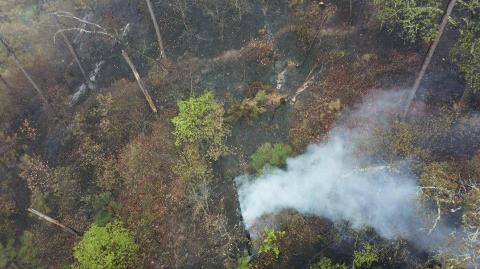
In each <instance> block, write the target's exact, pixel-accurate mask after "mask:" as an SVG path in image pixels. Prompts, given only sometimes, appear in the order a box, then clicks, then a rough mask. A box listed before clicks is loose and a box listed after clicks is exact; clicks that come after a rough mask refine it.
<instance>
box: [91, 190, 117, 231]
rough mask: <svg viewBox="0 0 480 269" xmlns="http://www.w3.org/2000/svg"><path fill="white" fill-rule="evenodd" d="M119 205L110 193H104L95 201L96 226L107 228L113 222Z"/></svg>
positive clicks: (95, 198) (97, 196)
mask: <svg viewBox="0 0 480 269" xmlns="http://www.w3.org/2000/svg"><path fill="white" fill-rule="evenodd" d="M118 206H119V204H118V203H117V202H115V200H114V199H113V197H112V194H111V193H110V192H102V193H100V194H98V195H96V196H95V197H94V199H93V208H94V209H95V212H96V214H95V224H97V225H98V226H105V225H106V224H107V223H109V222H111V221H112V220H113V218H114V216H115V210H116V209H117V208H118Z"/></svg>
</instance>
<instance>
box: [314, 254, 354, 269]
mask: <svg viewBox="0 0 480 269" xmlns="http://www.w3.org/2000/svg"><path fill="white" fill-rule="evenodd" d="M309 269H348V266H346V265H345V264H343V263H342V264H339V263H333V262H332V260H331V259H330V258H328V257H322V258H320V260H319V261H318V262H316V263H314V264H312V265H310V267H309Z"/></svg>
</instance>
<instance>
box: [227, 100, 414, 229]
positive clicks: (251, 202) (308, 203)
mask: <svg viewBox="0 0 480 269" xmlns="http://www.w3.org/2000/svg"><path fill="white" fill-rule="evenodd" d="M402 95H403V92H388V93H383V94H378V93H377V95H376V98H374V99H373V98H367V99H366V100H365V102H364V103H363V104H362V105H361V106H359V107H358V108H357V109H355V110H354V111H352V112H350V113H347V114H348V115H349V116H347V117H345V118H344V120H342V121H341V123H340V124H339V125H338V126H337V127H336V128H334V130H332V132H331V133H330V134H329V136H328V138H327V139H326V141H325V142H324V143H321V144H317V145H311V146H309V147H308V148H307V150H306V152H305V153H303V154H302V155H300V156H297V157H295V158H290V159H288V161H287V166H286V168H285V169H284V170H283V169H273V170H270V171H267V172H265V173H264V174H263V175H261V176H259V177H256V178H255V177H252V176H240V177H237V178H236V182H237V185H238V195H239V201H240V207H241V210H242V215H243V218H244V222H245V225H246V226H247V228H250V227H251V226H253V225H254V224H255V222H256V220H258V219H259V218H260V217H262V216H263V215H265V214H275V213H278V212H280V211H282V210H284V209H295V210H297V211H298V212H300V213H302V214H313V215H317V216H321V217H325V218H328V219H330V220H332V221H334V222H339V221H347V222H349V223H350V224H351V225H352V226H353V227H354V228H362V227H365V226H370V227H373V228H374V229H375V230H376V231H377V232H378V233H379V234H380V235H381V236H383V237H385V238H396V237H410V236H412V234H413V233H412V229H418V226H417V224H418V218H417V216H416V207H415V199H416V195H417V190H418V188H417V182H416V180H415V178H414V177H411V176H410V174H409V173H400V172H398V171H393V170H392V169H390V168H389V167H388V166H375V165H372V166H364V165H365V163H366V162H365V159H364V157H363V156H361V154H359V150H358V147H359V145H360V144H362V143H364V142H365V140H367V139H369V136H370V134H371V133H372V131H373V129H374V128H375V127H378V126H383V127H385V125H387V124H388V122H389V121H390V120H391V117H390V118H389V117H388V116H386V115H389V113H390V115H395V114H396V111H399V108H400V107H399V105H400V104H401V103H402V102H400V100H401V97H402ZM359 122H362V123H363V125H362V126H363V127H362V128H360V127H355V128H352V127H347V126H351V125H358V124H359ZM360 153H361V152H360ZM415 226H416V227H417V228H414V227H415Z"/></svg>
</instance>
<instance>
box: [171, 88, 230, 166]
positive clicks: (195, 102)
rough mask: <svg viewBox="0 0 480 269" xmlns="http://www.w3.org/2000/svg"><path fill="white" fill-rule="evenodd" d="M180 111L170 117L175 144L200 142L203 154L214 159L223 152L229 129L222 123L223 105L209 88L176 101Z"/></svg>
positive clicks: (182, 144) (198, 143) (196, 143)
mask: <svg viewBox="0 0 480 269" xmlns="http://www.w3.org/2000/svg"><path fill="white" fill-rule="evenodd" d="M178 108H179V113H178V115H177V116H176V117H175V118H173V120H172V122H173V125H174V127H175V130H174V131H173V134H174V135H175V144H176V145H177V146H184V145H187V144H195V145H200V146H201V148H203V149H205V153H206V156H207V157H208V158H209V159H211V160H217V159H218V158H219V157H220V156H221V155H222V154H223V153H225V151H226V147H225V145H224V143H223V142H224V140H225V138H226V137H227V135H228V133H229V129H228V128H227V126H226V125H225V124H224V119H223V115H224V108H223V105H222V104H219V103H218V102H216V101H215V99H214V95H213V92H212V91H207V92H205V93H204V94H203V95H201V96H199V97H192V98H190V99H188V100H185V101H179V102H178Z"/></svg>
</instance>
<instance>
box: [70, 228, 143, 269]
mask: <svg viewBox="0 0 480 269" xmlns="http://www.w3.org/2000/svg"><path fill="white" fill-rule="evenodd" d="M73 256H74V257H75V259H76V261H77V264H75V265H74V267H73V268H98V269H127V268H138V267H139V247H138V246H137V244H136V243H135V241H134V239H133V236H132V235H131V233H130V232H129V231H128V230H127V229H126V228H124V227H123V225H122V223H121V222H119V221H113V222H110V223H108V224H107V225H105V227H100V226H98V225H96V224H93V225H92V226H91V227H90V229H88V231H87V232H86V233H85V234H84V236H83V238H82V240H81V241H80V242H79V243H78V244H77V245H76V246H75V247H74V249H73Z"/></svg>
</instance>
